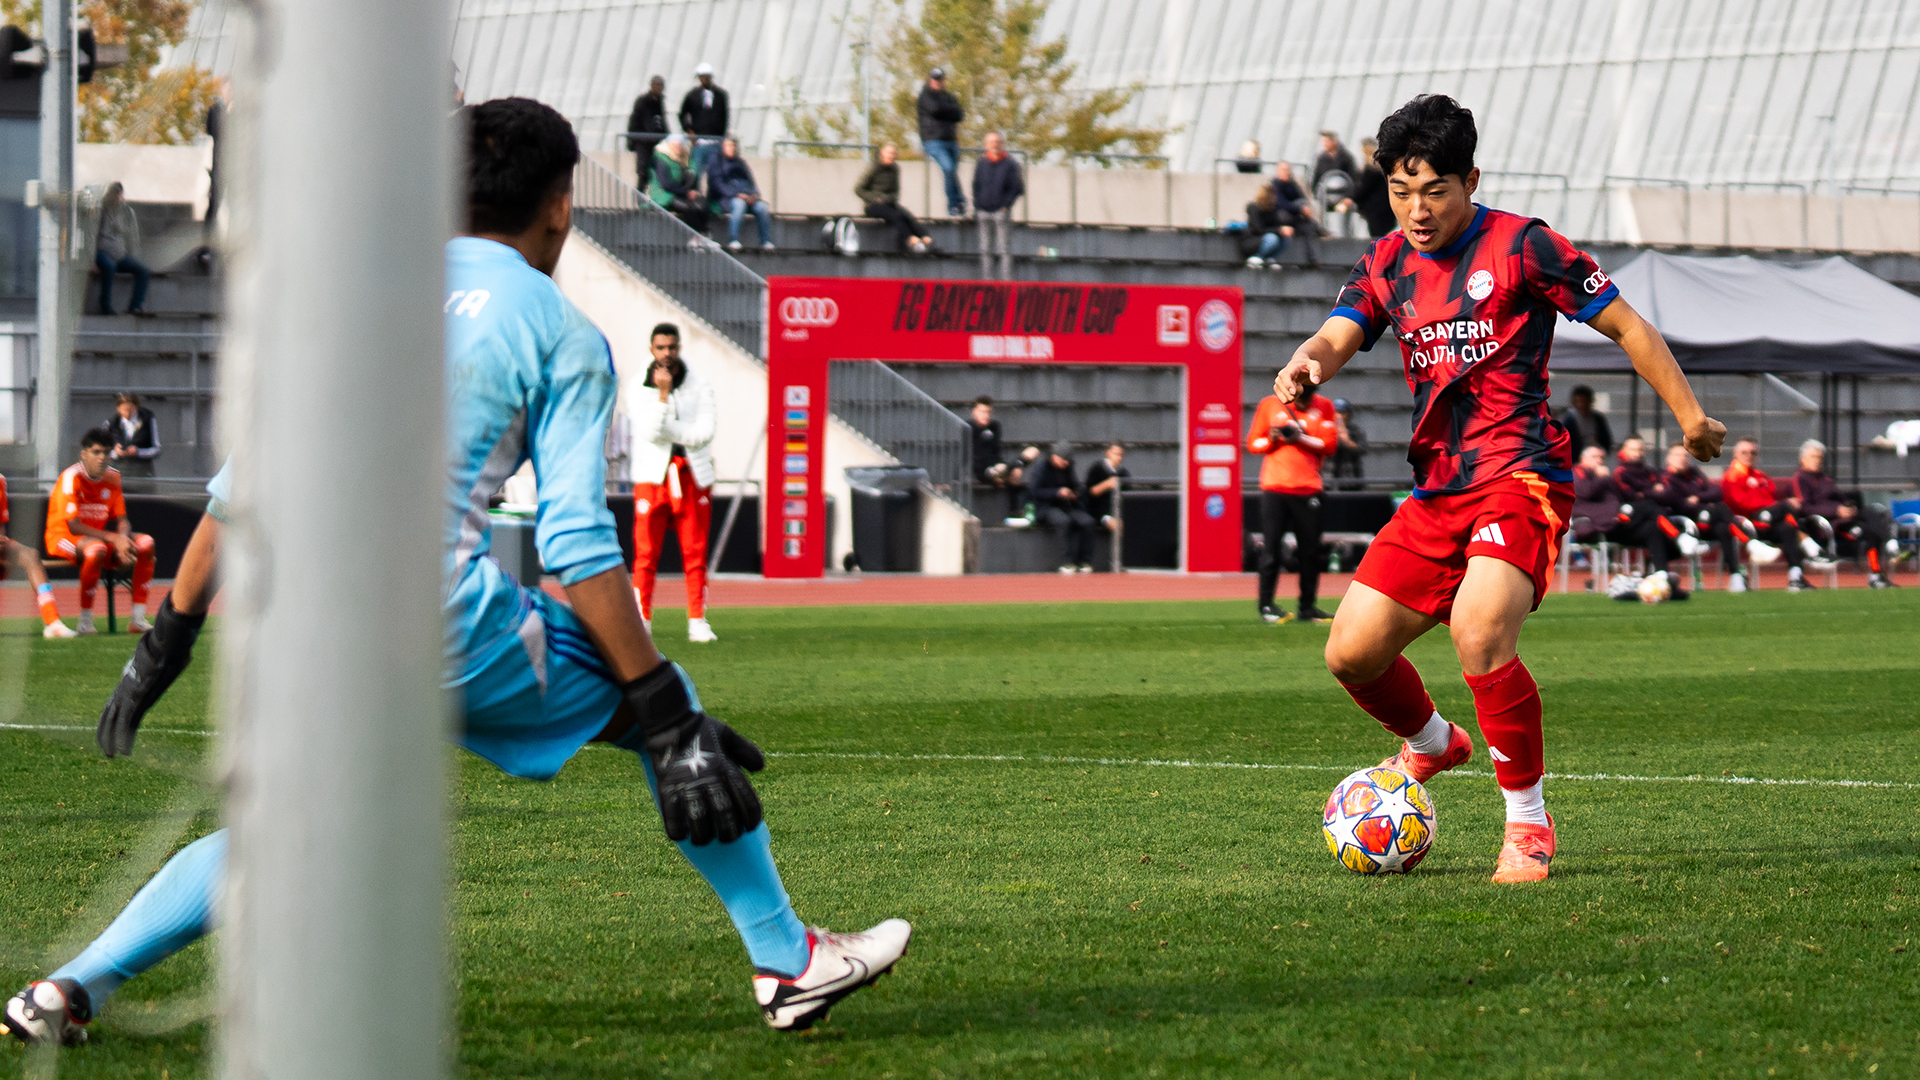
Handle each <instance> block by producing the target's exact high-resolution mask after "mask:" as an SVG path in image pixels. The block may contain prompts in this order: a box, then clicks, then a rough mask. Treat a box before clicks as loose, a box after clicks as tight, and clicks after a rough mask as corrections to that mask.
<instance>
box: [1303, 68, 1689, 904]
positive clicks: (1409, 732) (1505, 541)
mask: <svg viewBox="0 0 1920 1080" xmlns="http://www.w3.org/2000/svg"><path fill="white" fill-rule="evenodd" d="M1478 138H1479V136H1478V133H1477V132H1476V131H1475V129H1474V124H1473V114H1472V113H1470V112H1468V111H1467V110H1466V109H1463V108H1461V107H1460V105H1459V104H1458V103H1456V102H1455V101H1454V100H1453V99H1451V98H1448V97H1444V96H1440V95H1432V96H1423V97H1418V98H1415V99H1414V100H1413V101H1411V102H1408V103H1407V104H1406V105H1405V106H1403V107H1401V109H1400V110H1399V111H1397V112H1395V113H1394V114H1393V115H1392V116H1389V117H1387V119H1386V120H1384V121H1383V122H1382V123H1381V125H1380V133H1379V135H1378V137H1377V140H1376V141H1377V142H1378V144H1379V149H1378V151H1377V152H1376V153H1375V155H1374V161H1375V163H1376V164H1378V165H1379V166H1380V170H1381V172H1382V173H1384V174H1385V175H1386V177H1387V190H1388V200H1389V202H1390V203H1391V204H1392V206H1393V212H1394V216H1395V218H1396V219H1398V221H1399V222H1400V231H1398V232H1395V233H1390V234H1388V235H1386V236H1383V237H1381V238H1380V239H1378V240H1375V241H1374V242H1373V244H1372V246H1371V247H1370V248H1368V250H1367V254H1366V256H1365V257H1364V258H1362V259H1361V260H1360V263H1359V265H1358V266H1356V267H1355V268H1354V271H1353V275H1352V277H1351V278H1350V279H1349V280H1348V282H1347V286H1346V288H1345V289H1343V290H1342V291H1341V293H1340V300H1339V306H1337V307H1336V308H1335V309H1334V311H1333V315H1332V317H1331V318H1329V319H1328V320H1327V321H1326V324H1325V325H1323V326H1322V327H1321V328H1320V330H1319V331H1318V332H1317V333H1315V334H1314V336H1313V337H1311V338H1309V339H1308V340H1307V342H1306V343H1305V344H1303V345H1302V346H1300V348H1299V349H1298V350H1296V351H1295V352H1294V355H1293V359H1292V360H1290V361H1289V362H1288V363H1287V366H1286V367H1285V368H1283V369H1281V371H1280V374H1279V375H1278V376H1277V377H1276V378H1275V379H1274V384H1273V388H1274V394H1275V395H1276V396H1278V397H1279V398H1280V400H1281V401H1283V402H1290V401H1293V400H1294V399H1295V398H1296V397H1298V396H1299V393H1300V388H1301V387H1302V386H1305V385H1308V384H1316V385H1318V384H1324V383H1325V382H1326V380H1328V379H1330V378H1332V377H1333V376H1334V374H1335V373H1337V372H1338V371H1339V370H1340V369H1341V367H1343V366H1344V365H1345V364H1346V363H1347V361H1348V360H1351V359H1352V358H1353V355H1354V353H1356V352H1359V351H1360V350H1361V349H1365V348H1371V347H1372V345H1373V343H1374V342H1375V340H1377V339H1378V338H1379V337H1380V336H1381V335H1383V334H1388V333H1391V334H1392V335H1393V336H1394V337H1395V338H1397V339H1398V340H1399V342H1400V349H1401V355H1402V358H1403V360H1404V362H1405V367H1406V376H1407V385H1408V387H1409V388H1411V389H1412V391H1413V399H1414V415H1413V435H1412V438H1411V440H1410V442H1409V447H1408V452H1407V458H1408V460H1409V461H1410V462H1411V463H1412V465H1413V474H1414V483H1415V485H1416V487H1415V489H1414V492H1413V497H1412V498H1410V499H1408V500H1407V501H1406V502H1405V503H1403V504H1401V507H1400V509H1399V510H1398V511H1397V512H1396V513H1395V514H1394V516H1393V520H1391V521H1390V522H1388V523H1387V525H1386V527H1385V528H1384V529H1382V530H1381V531H1380V534H1379V535H1378V536H1377V537H1375V539H1374V542H1373V546H1372V547H1370V548H1368V549H1367V554H1366V557H1365V558H1364V559H1362V560H1361V562H1360V567H1359V569H1358V571H1357V572H1356V573H1355V575H1354V581H1353V584H1352V585H1351V586H1350V587H1349V588H1348V590H1347V595H1346V598H1345V599H1344V600H1343V601H1342V602H1341V604H1340V609H1339V611H1338V613H1337V614H1336V615H1335V616H1334V620H1333V628H1332V632H1331V633H1330V634H1329V635H1328V639H1327V654H1326V655H1327V667H1328V669H1329V670H1331V671H1332V672H1333V674H1334V677H1336V678H1338V679H1339V680H1340V682H1341V684H1342V685H1344V686H1345V687H1346V688H1347V691H1348V693H1350V694H1352V695H1353V699H1354V701H1355V702H1356V703H1358V704H1359V706H1360V707H1361V708H1362V709H1364V710H1366V711H1367V713H1368V714H1369V715H1371V716H1373V717H1374V718H1375V719H1377V720H1379V721H1380V723H1381V724H1383V725H1385V726H1386V728H1387V729H1388V730H1389V731H1392V732H1393V733H1394V734H1396V735H1399V736H1402V737H1403V738H1405V739H1406V743H1405V744H1404V745H1402V747H1401V749H1400V753H1399V754H1397V755H1395V756H1394V757H1391V758H1388V759H1387V762H1386V764H1388V765H1390V766H1392V767H1394V768H1398V769H1401V770H1403V771H1405V772H1407V773H1408V774H1410V775H1411V776H1413V777H1414V778H1415V779H1417V780H1422V781H1424V780H1426V779H1428V778H1430V777H1432V776H1433V775H1434V774H1436V773H1439V772H1441V771H1443V770H1446V769H1451V768H1453V767H1455V766H1457V765H1459V764H1461V763H1462V762H1465V761H1466V760H1467V759H1468V758H1469V757H1471V756H1472V753H1473V740H1472V738H1471V737H1470V736H1469V735H1468V734H1467V733H1466V731H1465V730H1464V729H1462V728H1461V727H1460V726H1459V725H1457V724H1450V723H1448V722H1447V721H1446V720H1444V719H1442V718H1441V716H1440V714H1439V713H1438V712H1437V711H1435V710H1434V707H1433V699H1432V698H1431V697H1429V696H1428V694H1427V689H1426V686H1425V684H1424V683H1422V682H1421V680H1420V674H1419V672H1417V671H1415V670H1414V667H1413V665H1412V664H1411V663H1410V662H1408V660H1407V658H1406V657H1405V656H1403V655H1401V654H1402V652H1403V651H1404V650H1405V649H1406V647H1407V646H1408V645H1410V644H1412V643H1413V641H1414V640H1415V639H1416V638H1418V637H1420V635H1422V634H1425V633H1426V632H1427V631H1429V630H1431V629H1433V628H1434V627H1435V626H1438V625H1439V624H1441V623H1447V624H1448V625H1449V628H1450V629H1451V631H1452V634H1453V645H1454V651H1455V652H1456V653H1457V654H1458V655H1459V657H1460V666H1461V668H1462V669H1463V670H1464V672H1465V674H1466V678H1467V685H1468V686H1469V687H1470V688H1471V689H1472V691H1473V703H1474V711H1475V713H1476V714H1477V716H1478V719H1479V722H1480V733H1481V735H1482V736H1484V737H1485V739H1486V741H1487V747H1488V753H1489V755H1490V756H1491V757H1492V758H1493V767H1494V774H1495V776H1496V777H1497V779H1498V781H1499V785H1500V790H1501V794H1502V795H1504V796H1505V797H1506V803H1507V826H1506V836H1505V842H1504V844H1503V845H1502V847H1501V849H1500V857H1499V863H1498V866H1497V868H1496V870H1495V871H1494V875H1493V880H1494V881H1496V882H1522V881H1539V880H1541V879H1543V878H1545V877H1546V876H1547V871H1548V865H1549V864H1550V863H1551V861H1552V859H1553V854H1554V847H1555V841H1554V831H1553V818H1552V817H1550V816H1549V815H1548V814H1547V809H1546V802H1545V798H1544V795H1543V792H1542V789H1541V777H1542V776H1543V775H1544V765H1543V763H1542V759H1543V747H1542V739H1541V732H1540V691H1539V688H1538V687H1537V686H1536V685H1535V684H1534V681H1533V676H1532V675H1531V674H1529V673H1528V671H1527V668H1526V665H1524V664H1522V663H1521V662H1520V656H1519V640H1520V627H1521V624H1522V623H1524V622H1525V621H1526V618H1527V615H1528V613H1530V612H1531V611H1532V610H1533V609H1534V608H1536V607H1537V606H1539V603H1540V599H1541V597H1542V596H1544V595H1545V593H1546V589H1547V578H1548V574H1549V572H1550V571H1551V569H1552V567H1553V563H1554V557H1555V554H1556V552H1557V550H1558V545H1559V542H1560V536H1561V534H1562V532H1563V531H1564V530H1565V528H1566V522H1567V514H1568V511H1569V509H1570V507H1571V506H1572V504H1573V486H1572V483H1571V480H1572V466H1573V462H1572V460H1571V456H1570V454H1569V449H1568V447H1569V439H1568V437H1567V433H1566V431H1565V429H1563V428H1562V427H1561V426H1560V424H1559V423H1558V422H1557V421H1555V420H1554V418H1553V414H1552V412H1551V411H1550V410H1549V408H1548V406H1547V354H1548V351H1549V349H1550V347H1551V345H1552V342H1553V326H1554V322H1555V320H1556V319H1557V318H1559V317H1560V316H1561V315H1565V316H1567V317H1568V318H1572V319H1579V320H1583V321H1585V322H1587V323H1588V324H1589V325H1591V326H1592V327H1593V328H1594V329H1596V330H1598V331H1600V332H1601V333H1603V334H1605V335H1606V336H1608V337H1609V338H1612V339H1613V340H1614V341H1615V342H1617V343H1619V345H1620V346H1621V348H1623V349H1625V350H1626V353H1627V356H1628V357H1629V358H1631V360H1632V361H1633V367H1634V370H1635V371H1636V372H1638V373H1639V375H1640V377H1641V378H1643V379H1645V380H1647V382H1648V383H1649V384H1650V385H1651V386H1652V387H1653V388H1654V390H1655V391H1657V392H1658V393H1659V394H1660V396H1661V397H1662V398H1663V399H1664V400H1665V401H1666V403H1667V406H1668V407H1669V408H1670V409H1672V410H1673V415H1674V418H1675V419H1676V420H1677V421H1679V423H1680V427H1681V430H1682V431H1683V432H1684V433H1685V436H1686V443H1687V448H1688V449H1689V450H1691V451H1692V452H1693V454H1694V456H1696V457H1698V458H1700V459H1702V460H1706V459H1709V458H1712V457H1716V456H1718V455H1719V453H1720V443H1721V440H1722V439H1724V438H1725V437H1726V428H1725V427H1724V426H1723V425H1721V424H1720V423H1719V422H1718V421H1715V420H1712V419H1710V418H1708V417H1707V415H1706V414H1705V413H1704V412H1703V411H1702V410H1701V408H1700V403H1699V402H1698V401H1697V400H1695V398H1694V395H1693V390H1692V388H1690V387H1689V386H1688V385H1687V380H1686V377H1685V376H1683V375H1682V374H1681V373H1680V366H1679V365H1678V364H1676V363H1675V362H1674V359H1673V354H1672V352H1670V351H1669V350H1668V349H1667V345H1666V342H1665V341H1664V340H1662V339H1661V337H1660V334H1659V331H1657V330H1655V329H1654V328H1653V327H1652V326H1651V325H1649V324H1648V323H1647V322H1646V320H1644V319H1642V318H1641V317H1640V316H1639V315H1638V314H1636V313H1635V312H1634V310H1633V308H1632V307H1630V306H1628V304H1627V302H1626V301H1624V300H1622V299H1620V294H1619V291H1618V290H1617V289H1615V288H1614V286H1613V283H1612V282H1611V281H1609V280H1608V279H1607V275H1606V274H1604V273H1602V272H1601V270H1600V268H1599V267H1598V266H1597V265H1595V264H1594V261H1593V259H1592V258H1591V257H1590V256H1588V255H1586V254H1584V253H1582V252H1580V251H1578V250H1576V249H1575V248H1574V247H1573V245H1571V244H1569V243H1568V242H1567V241H1566V239H1565V238H1563V237H1561V236H1560V235H1558V234H1557V233H1555V232H1553V230H1551V229H1549V228H1547V227H1546V225H1545V224H1543V223H1541V222H1540V221H1537V220H1533V219H1529V218H1523V217H1519V216H1516V215H1513V214H1505V213H1501V212H1499V211H1497V210H1489V209H1487V208H1485V207H1482V206H1478V205H1476V204H1475V203H1474V202H1473V192H1474V189H1475V188H1476V187H1478V186H1479V182H1480V170H1479V169H1477V168H1475V167H1474V164H1473V152H1474V148H1475V145H1476V143H1477V142H1478Z"/></svg>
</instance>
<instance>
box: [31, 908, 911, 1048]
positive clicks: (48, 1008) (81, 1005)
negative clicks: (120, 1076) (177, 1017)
mask: <svg viewBox="0 0 1920 1080" xmlns="http://www.w3.org/2000/svg"><path fill="white" fill-rule="evenodd" d="M882 925H884V924H882ZM902 925H905V924H904V923H903V924H902ZM92 1019H93V1000H92V999H91V998H89V997H88V996H87V988H86V987H84V986H81V985H80V984H79V983H78V982H75V981H74V980H72V979H61V980H60V981H58V982H54V981H52V980H50V979H42V980H40V981H39V982H37V983H33V984H31V985H29V986H28V987H27V988H26V989H25V990H22V991H20V992H19V993H17V994H15V995H13V996H12V997H11V998H8V999H7V1004H6V1009H5V1011H4V1012H0V1026H3V1027H4V1028H5V1029H6V1031H7V1033H8V1034H9V1035H12V1036H13V1037H14V1038H16V1039H19V1040H20V1041H21V1042H23V1043H32V1044H35V1045H43V1044H48V1043H59V1044H60V1045H62V1046H78V1045H80V1044H81V1043H83V1042H86V1041H87V1021H89V1020H92Z"/></svg>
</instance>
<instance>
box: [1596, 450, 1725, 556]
mask: <svg viewBox="0 0 1920 1080" xmlns="http://www.w3.org/2000/svg"><path fill="white" fill-rule="evenodd" d="M1588 449H1590V450H1598V449H1600V448H1599V447H1598V446H1592V447H1588ZM1653 497H1654V498H1656V499H1658V500H1659V501H1660V505H1661V506H1663V507H1665V508H1666V511H1667V514H1668V515H1671V516H1672V517H1679V518H1684V519H1686V520H1688V521H1691V522H1693V523H1694V524H1695V525H1696V526H1698V527H1699V529H1700V531H1701V532H1702V533H1705V534H1706V536H1707V537H1708V539H1710V540H1713V541H1716V542H1718V543H1719V545H1720V565H1721V567H1722V568H1723V569H1725V570H1727V571H1728V572H1729V575H1728V577H1727V591H1728V592H1746V591H1747V578H1746V575H1745V574H1744V573H1742V572H1741V570H1740V545H1741V544H1744V543H1746V542H1747V541H1749V540H1752V539H1753V537H1751V536H1748V535H1747V534H1746V533H1745V532H1743V531H1742V530H1741V528H1740V526H1739V525H1738V524H1737V523H1735V521H1734V520H1733V511H1732V510H1730V509H1728V507H1727V502H1726V497H1725V495H1723V494H1722V493H1721V491H1720V486H1719V485H1718V484H1715V483H1714V482H1713V481H1711V480H1709V479H1707V474H1705V473H1703V472H1701V471H1700V469H1699V467H1698V466H1696V465H1695V464H1694V463H1693V455H1692V454H1691V453H1689V452H1688V451H1687V448H1686V446H1685V445H1683V444H1681V443H1675V444H1673V445H1672V446H1669V447H1667V471H1666V472H1665V473H1662V474H1661V475H1660V476H1659V477H1658V478H1657V479H1656V481H1655V483H1654V485H1653ZM1667 524H1672V523H1671V522H1668V523H1667ZM1674 539H1675V546H1676V547H1678V548H1679V549H1680V554H1682V555H1687V556H1692V555H1693V554H1695V553H1696V552H1697V551H1698V550H1699V547H1698V546H1697V545H1699V541H1698V540H1697V539H1695V538H1694V537H1691V536H1687V535H1685V534H1683V533H1682V534H1676V535H1675V537H1674Z"/></svg>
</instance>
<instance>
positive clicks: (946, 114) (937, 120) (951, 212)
mask: <svg viewBox="0 0 1920 1080" xmlns="http://www.w3.org/2000/svg"><path fill="white" fill-rule="evenodd" d="M914 111H915V112H916V113H918V115H919V120H920V147H921V149H923V150H925V151H926V152H927V157H928V159H930V160H931V161H932V162H933V163H934V164H935V165H938V166H940V175H941V176H942V177H943V178H945V180H946V186H947V216H948V217H956V218H957V217H966V216H967V199H966V196H965V195H962V194H961V193H960V132H959V127H958V125H959V123H960V121H961V120H964V119H966V115H967V114H966V110H964V109H962V108H961V107H960V99H959V98H956V97H954V96H953V95H952V94H950V93H948V92H947V73H946V72H945V71H942V70H941V69H939V68H934V69H933V70H932V71H929V72H927V85H925V86H923V87H921V88H920V97H919V98H918V99H917V100H916V101H915V102H914ZM974 183H975V185H976V190H977V185H978V184H979V181H977V180H976V181H975V182H974ZM977 201H978V196H977V195H976V204H977ZM983 276H984V275H983Z"/></svg>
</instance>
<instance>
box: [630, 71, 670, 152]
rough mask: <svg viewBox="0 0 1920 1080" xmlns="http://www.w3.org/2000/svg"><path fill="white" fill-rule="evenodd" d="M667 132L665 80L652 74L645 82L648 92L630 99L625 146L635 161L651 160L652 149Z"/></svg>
mask: <svg viewBox="0 0 1920 1080" xmlns="http://www.w3.org/2000/svg"><path fill="white" fill-rule="evenodd" d="M667 135H668V129H667V80H665V79H663V78H661V77H660V76H658V75H655V76H654V77H653V78H652V79H649V80H648V81H647V92H646V93H644V94H641V95H640V96H639V97H637V98H634V99H633V112H632V113H630V114H628V116H627V149H629V150H631V151H633V153H634V157H635V158H636V159H637V160H639V161H642V162H646V161H651V160H653V148H654V147H656V146H658V145H660V140H661V139H664V138H666V137H667Z"/></svg>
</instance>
